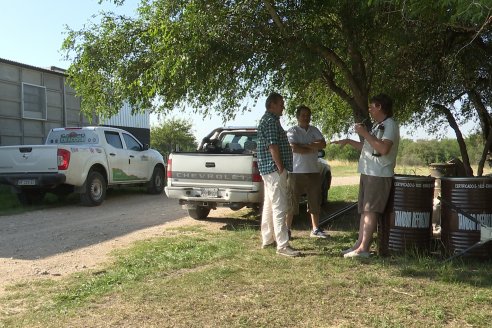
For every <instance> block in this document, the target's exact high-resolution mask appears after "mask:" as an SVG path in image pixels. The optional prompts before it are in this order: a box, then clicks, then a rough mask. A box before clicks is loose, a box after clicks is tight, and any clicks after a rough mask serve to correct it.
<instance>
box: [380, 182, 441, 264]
mask: <svg viewBox="0 0 492 328" xmlns="http://www.w3.org/2000/svg"><path fill="white" fill-rule="evenodd" d="M433 197H434V178H433V177H424V176H412V175H395V176H394V178H393V187H392V189H391V194H390V198H389V200H388V205H387V207H386V211H385V213H384V215H383V217H382V222H380V233H381V238H380V245H379V251H380V253H381V254H382V255H389V254H390V253H403V252H405V251H408V250H415V251H418V252H424V253H428V252H430V247H431V237H432V200H433Z"/></svg>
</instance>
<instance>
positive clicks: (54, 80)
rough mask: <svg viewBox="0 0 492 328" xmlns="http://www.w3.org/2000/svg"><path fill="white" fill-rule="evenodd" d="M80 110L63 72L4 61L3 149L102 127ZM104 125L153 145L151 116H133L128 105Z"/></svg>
mask: <svg viewBox="0 0 492 328" xmlns="http://www.w3.org/2000/svg"><path fill="white" fill-rule="evenodd" d="M44 104H45V106H44ZM40 108H42V109H43V110H40ZM80 108H81V100H80V98H79V97H77V96H76V94H75V90H73V89H72V88H71V87H70V86H69V85H67V83H66V75H65V74H64V73H63V70H60V69H57V68H55V67H53V68H52V69H44V68H39V67H34V66H30V65H26V64H21V63H17V62H13V61H10V60H6V59H2V58H0V146H7V145H27V144H43V143H44V141H45V140H46V136H47V135H48V133H49V131H50V129H52V128H57V127H67V126H87V125H97V124H98V122H97V119H96V120H95V121H93V122H92V123H91V122H89V120H88V119H87V118H86V117H85V116H84V115H83V114H82V113H81V111H80ZM101 125H107V126H115V127H119V128H123V129H126V130H128V131H129V132H131V133H132V134H135V136H136V137H137V138H138V139H139V140H140V141H141V142H142V143H144V144H145V143H148V144H150V119H149V114H148V113H147V112H146V113H139V114H136V115H131V107H130V106H129V105H128V104H125V106H123V108H122V110H121V111H120V113H118V114H117V115H115V116H113V117H112V118H111V119H109V120H106V121H103V122H101Z"/></svg>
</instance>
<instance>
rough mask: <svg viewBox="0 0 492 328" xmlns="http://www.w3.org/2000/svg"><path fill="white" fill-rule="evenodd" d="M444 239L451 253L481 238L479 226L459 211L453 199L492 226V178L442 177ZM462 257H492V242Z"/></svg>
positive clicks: (482, 221) (486, 224) (448, 251)
mask: <svg viewBox="0 0 492 328" xmlns="http://www.w3.org/2000/svg"><path fill="white" fill-rule="evenodd" d="M441 197H442V199H443V200H444V201H442V202H441V241H442V242H443V244H444V247H445V250H446V251H447V253H448V254H449V255H454V254H457V253H461V252H463V251H464V250H466V249H467V248H469V247H471V246H473V245H474V244H476V243H477V242H478V241H480V225H478V224H477V223H475V222H473V221H472V220H470V219H468V218H467V217H466V216H465V215H464V214H460V213H457V212H456V211H455V210H453V209H452V208H451V206H449V205H447V204H446V201H447V202H451V203H452V204H453V205H454V206H456V207H457V208H459V209H460V210H462V211H463V212H465V213H467V214H469V215H471V216H472V217H474V218H475V219H476V220H477V221H479V222H481V223H482V224H484V225H485V226H488V227H492V177H443V178H441ZM463 256H471V257H478V258H490V257H492V241H490V242H488V243H485V244H484V245H483V246H481V247H478V248H474V249H472V250H470V251H467V252H466V253H465V254H463Z"/></svg>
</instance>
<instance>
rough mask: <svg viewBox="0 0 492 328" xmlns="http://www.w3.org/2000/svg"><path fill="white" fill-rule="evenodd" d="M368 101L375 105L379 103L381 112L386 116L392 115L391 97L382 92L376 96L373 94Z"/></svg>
mask: <svg viewBox="0 0 492 328" xmlns="http://www.w3.org/2000/svg"><path fill="white" fill-rule="evenodd" d="M369 102H370V103H374V104H376V105H380V106H381V109H382V110H383V112H384V113H385V114H386V116H387V117H392V116H393V99H391V97H390V96H388V95H387V94H384V93H380V94H378V95H376V96H373V97H372V98H371V99H370V100H369Z"/></svg>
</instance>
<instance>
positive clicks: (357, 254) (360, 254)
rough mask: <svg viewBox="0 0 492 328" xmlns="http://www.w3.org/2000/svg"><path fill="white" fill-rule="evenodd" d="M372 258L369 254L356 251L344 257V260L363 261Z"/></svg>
mask: <svg viewBox="0 0 492 328" xmlns="http://www.w3.org/2000/svg"><path fill="white" fill-rule="evenodd" d="M370 256H371V254H370V253H369V252H359V253H357V252H356V251H351V252H349V253H347V254H344V255H343V257H344V258H363V259H367V258H369V257H370Z"/></svg>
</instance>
